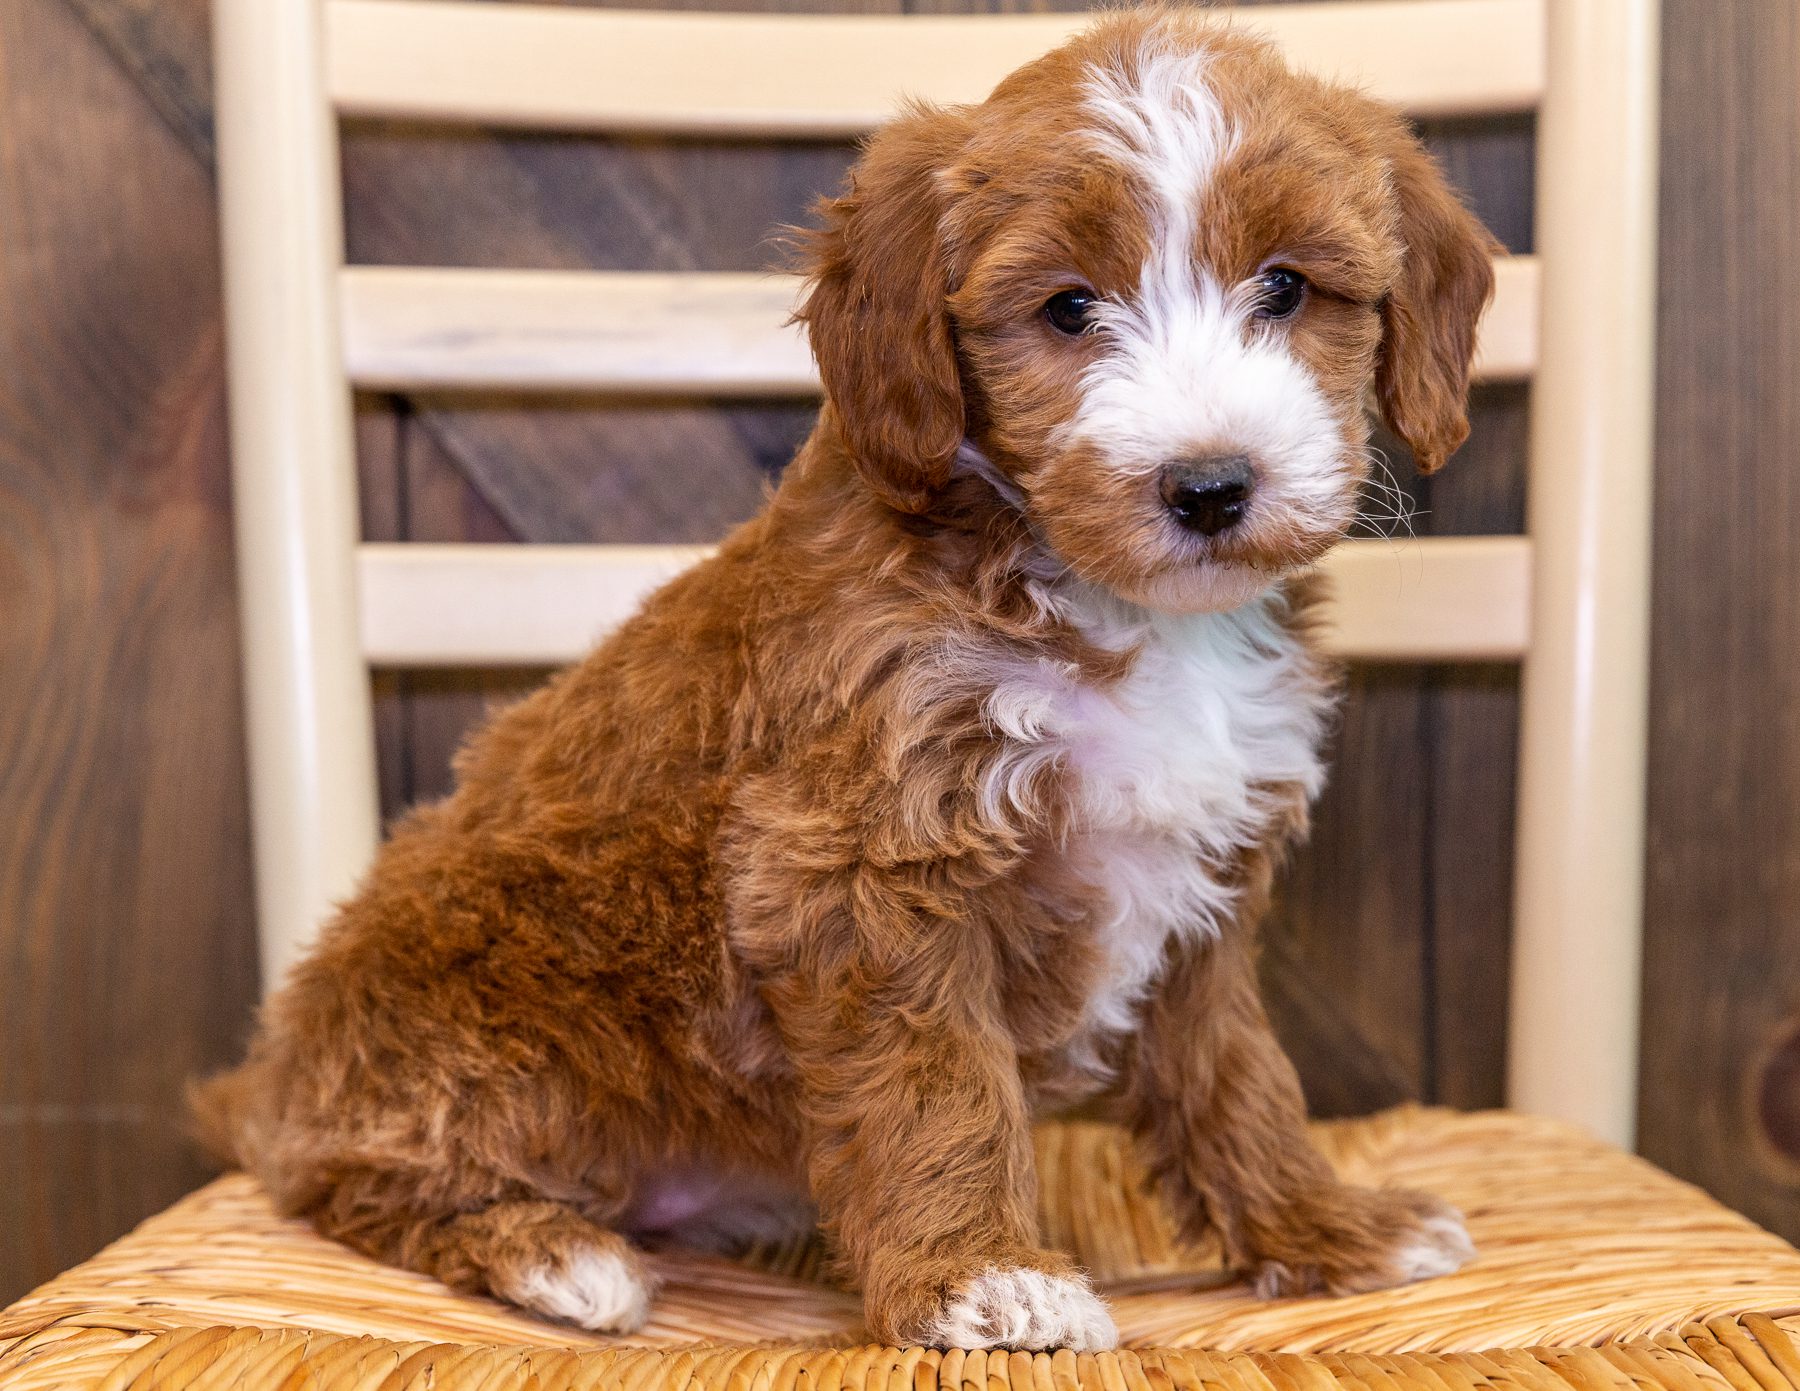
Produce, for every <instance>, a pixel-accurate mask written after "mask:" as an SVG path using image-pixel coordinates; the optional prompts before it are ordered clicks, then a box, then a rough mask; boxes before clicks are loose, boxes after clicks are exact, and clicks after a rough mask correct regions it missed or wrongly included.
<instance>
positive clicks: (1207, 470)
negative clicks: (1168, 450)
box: [1159, 454, 1254, 536]
mask: <svg viewBox="0 0 1800 1391" xmlns="http://www.w3.org/2000/svg"><path fill="white" fill-rule="evenodd" d="M1253 477H1254V474H1253V473H1252V471H1251V468H1250V456H1249V455H1248V454H1222V455H1219V456H1217V457H1215V458H1211V459H1184V460H1182V461H1181V462H1180V463H1177V464H1166V465H1164V467H1163V471H1162V477H1161V479H1160V480H1159V486H1160V488H1161V491H1162V500H1163V502H1164V504H1165V505H1166V506H1167V507H1168V509H1169V514H1170V515H1171V516H1172V517H1174V518H1175V520H1176V521H1178V522H1179V523H1181V525H1182V526H1184V527H1186V528H1187V529H1188V530H1189V531H1197V532H1199V533H1200V534H1201V535H1202V536H1217V535H1218V534H1219V533H1220V532H1221V531H1229V530H1230V529H1231V528H1232V527H1234V526H1236V525H1237V524H1238V523H1239V522H1241V521H1242V520H1243V519H1244V513H1245V512H1246V511H1248V510H1249V507H1250V485H1251V481H1252V479H1253Z"/></svg>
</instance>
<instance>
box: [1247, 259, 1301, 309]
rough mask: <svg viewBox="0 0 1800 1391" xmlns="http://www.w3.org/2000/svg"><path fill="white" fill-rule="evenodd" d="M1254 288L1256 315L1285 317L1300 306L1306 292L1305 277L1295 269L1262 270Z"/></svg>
mask: <svg viewBox="0 0 1800 1391" xmlns="http://www.w3.org/2000/svg"><path fill="white" fill-rule="evenodd" d="M1256 288H1257V291H1258V293H1257V298H1256V317H1257V318H1259V319H1285V318H1287V317H1288V315H1290V314H1292V313H1293V312H1294V311H1295V310H1296V309H1298V308H1299V307H1300V301H1301V299H1302V298H1303V297H1304V296H1305V294H1306V277H1305V276H1304V275H1302V274H1300V272H1299V271H1297V270H1281V269H1276V270H1270V271H1264V272H1263V273H1262V276H1261V278H1259V279H1258V280H1257V282H1256Z"/></svg>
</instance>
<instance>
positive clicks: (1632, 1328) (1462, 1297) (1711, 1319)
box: [0, 1108, 1800, 1391]
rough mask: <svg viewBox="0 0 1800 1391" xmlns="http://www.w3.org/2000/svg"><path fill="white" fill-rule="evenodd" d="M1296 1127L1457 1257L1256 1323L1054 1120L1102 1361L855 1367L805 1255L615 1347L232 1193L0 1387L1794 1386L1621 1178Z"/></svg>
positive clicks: (1602, 1153) (1590, 1146)
mask: <svg viewBox="0 0 1800 1391" xmlns="http://www.w3.org/2000/svg"><path fill="white" fill-rule="evenodd" d="M1318 1137H1319V1140H1320V1143H1321V1145H1322V1147H1323V1148H1324V1149H1325V1151H1326V1153H1327V1154H1329V1155H1330V1156H1331V1158H1332V1160H1333V1162H1334V1163H1335V1164H1336V1165H1337V1166H1338V1168H1339V1170H1340V1172H1342V1173H1343V1174H1344V1175H1345V1176H1346V1177H1347V1178H1350V1179H1353V1180H1355V1181H1358V1182H1365V1183H1401V1184H1413V1185H1418V1186H1422V1187H1426V1188H1429V1189H1432V1190H1433V1191H1436V1192H1439V1193H1442V1194H1444V1195H1445V1196H1447V1197H1448V1198H1449V1199H1451V1200H1452V1201H1453V1202H1455V1203H1457V1204H1458V1205H1459V1206H1460V1207H1462V1209H1463V1210H1464V1212H1465V1213H1466V1214H1467V1216H1468V1219H1469V1228H1470V1231H1471V1233H1472V1234H1473V1235H1474V1237H1475V1239H1476V1241H1477V1243H1478V1244H1479V1246H1480V1248H1481V1257H1480V1259H1479V1260H1478V1261H1477V1262H1476V1263H1475V1264H1474V1265H1472V1266H1470V1267H1469V1268H1467V1269H1465V1270H1463V1271H1461V1272H1459V1273H1457V1274H1455V1275H1451V1276H1447V1277H1444V1278H1441V1279H1437V1280H1431V1281H1427V1282H1424V1283H1422V1284H1418V1285H1412V1286H1408V1287H1406V1288H1404V1289H1399V1290H1392V1291H1388V1292H1385V1293H1381V1294H1373V1295H1361V1296H1356V1297H1353V1298H1348V1299H1336V1300H1333V1299H1295V1300H1282V1301H1276V1302H1270V1303H1265V1302H1262V1301H1259V1300H1256V1299H1254V1298H1252V1297H1251V1296H1250V1295H1249V1294H1248V1293H1247V1292H1246V1291H1245V1290H1244V1289H1243V1288H1242V1287H1241V1286H1237V1285H1232V1284H1228V1283H1225V1282H1224V1281H1223V1280H1222V1278H1221V1276H1220V1274H1219V1270H1218V1263H1217V1259H1216V1256H1215V1255H1214V1253H1211V1252H1209V1251H1206V1250H1195V1249H1184V1248H1183V1247H1181V1246H1180V1245H1179V1244H1178V1243H1177V1242H1175V1241H1174V1240H1173V1239H1172V1237H1171V1234H1170V1230H1169V1226H1168V1222H1167V1220H1166V1217H1165V1216H1164V1214H1163V1213H1162V1212H1161V1211H1160V1210H1159V1209H1158V1207H1157V1205H1156V1204H1155V1202H1154V1201H1153V1200H1152V1199H1150V1198H1149V1197H1147V1196H1146V1195H1145V1193H1144V1190H1143V1187H1142V1184H1141V1182H1140V1181H1139V1176H1138V1174H1137V1172H1136V1170H1135V1166H1134V1164H1133V1162H1132V1159H1131V1156H1130V1152H1129V1149H1128V1148H1127V1146H1126V1145H1125V1144H1124V1142H1123V1137H1122V1136H1121V1135H1120V1134H1119V1133H1118V1132H1117V1131H1116V1130H1113V1129H1112V1128H1110V1127H1106V1126H1101V1125H1094V1124H1067V1125H1057V1126H1050V1127H1046V1128H1045V1129H1044V1130H1043V1131H1042V1132H1040V1135H1039V1141H1038V1149H1039V1162H1040V1165H1041V1168H1042V1176H1043V1189H1044V1198H1043V1220H1044V1227H1045V1234H1046V1237H1047V1238H1048V1239H1049V1240H1051V1241H1054V1242H1056V1243H1059V1244H1061V1245H1064V1246H1066V1247H1068V1248H1069V1249H1071V1250H1073V1251H1075V1252H1076V1253H1077V1254H1078V1255H1079V1256H1080V1257H1081V1258H1082V1260H1083V1261H1084V1262H1085V1263H1086V1264H1087V1265H1088V1267H1089V1268H1090V1269H1091V1270H1092V1271H1093V1272H1094V1274H1095V1276H1096V1278H1097V1279H1098V1280H1099V1282H1100V1283H1101V1284H1102V1285H1103V1286H1104V1287H1105V1288H1106V1289H1107V1292H1108V1294H1109V1297H1110V1298H1111V1300H1112V1302H1113V1306H1114V1310H1115V1313H1116V1314H1117V1316H1118V1320H1119V1326H1120V1330H1121V1332H1122V1334H1123V1336H1124V1339H1125V1342H1126V1344H1127V1345H1128V1347H1129V1348H1130V1349H1131V1350H1130V1351H1121V1352H1119V1353H1117V1354H1106V1355H1102V1356H1098V1357H1094V1356H1088V1355H1083V1356H1081V1357H1076V1356H1074V1355H1073V1354H1070V1353H1059V1354H1055V1355H1044V1354H1039V1355H1037V1356H1035V1357H1034V1356H1030V1355H1026V1354H1005V1353H1000V1352H995V1353H982V1352H948V1353H940V1352H936V1351H921V1350H918V1349H911V1350H897V1349H893V1348H877V1347H869V1346H866V1345H865V1342H866V1340H865V1336H864V1334H863V1332H862V1329H861V1327H860V1322H859V1306H858V1301H857V1299H856V1298H855V1296H854V1295H853V1294H851V1293H849V1292H847V1291H844V1290H841V1289H835V1288H832V1287H830V1286H829V1285H827V1284H825V1283H822V1281H821V1280H820V1279H819V1278H818V1277H817V1275H816V1272H817V1270H818V1269H819V1266H820V1262H819V1259H818V1256H819V1253H818V1252H817V1251H816V1250H815V1249H812V1248H810V1247H809V1248H804V1249H794V1250H783V1251H772V1252H763V1253H759V1254H758V1256H757V1258H756V1264H755V1265H754V1266H752V1265H750V1264H736V1263H732V1262H727V1261H723V1260H719V1259H716V1258H701V1257H693V1256H684V1255H680V1254H676V1253H664V1254H660V1255H657V1256H655V1257H654V1258H653V1260H654V1264H655V1265H656V1267H657V1269H658V1272H659V1273H660V1274H661V1275H662V1276H663V1278H664V1281H665V1285H664V1289H663V1292H662V1294H661V1295H660V1297H659V1298H658V1300H657V1304H656V1307H655V1311H654V1313H653V1315H652V1318H651V1321H650V1323H649V1325H648V1326H647V1327H646V1328H645V1329H644V1330H643V1331H642V1332H641V1333H640V1334H638V1335H636V1336H635V1337H633V1338H631V1339H628V1340H616V1339H606V1338H601V1337H597V1336H594V1335H591V1334H587V1333H583V1332H580V1331H578V1330H574V1329H570V1328H564V1327H561V1326H558V1325H555V1324H547V1323H542V1322H538V1321H536V1320H533V1319H530V1318H527V1317H524V1316H522V1315H520V1314H518V1313H516V1312H513V1311H511V1310H509V1309H507V1308H504V1307H503V1306H501V1305H498V1304H495V1303H492V1302H490V1301H487V1300H481V1299H472V1298H466V1297H462V1296H458V1295H455V1294H452V1293H450V1292H449V1291H447V1290H445V1289H444V1288H443V1287H442V1286H440V1285H438V1284H437V1283H436V1282H434V1281H432V1280H429V1279H426V1278H425V1277H422V1276H417V1275H411V1274H408V1273H406V1272H403V1271H398V1270H393V1269H390V1268H388V1267H385V1266H381V1265H377V1264H375V1263H373V1262H371V1261H368V1260H365V1259H363V1258H362V1257H360V1256H357V1255H355V1254H353V1253H352V1252H350V1251H348V1250H347V1249H345V1248H343V1247H340V1246H337V1245H335V1244H333V1243H331V1242H329V1241H325V1240H323V1239H321V1238H320V1237H318V1236H315V1235H314V1234H313V1233H312V1232H311V1231H310V1230H308V1229H307V1228H306V1227H305V1226H304V1225H302V1224H300V1223H296V1222H290V1221H285V1220H283V1219H281V1218H279V1217H277V1216H276V1215H275V1214H274V1213H273V1211H272V1210H271V1209H270V1207H269V1205H268V1203H267V1201H266V1200H265V1198H264V1197H263V1196H262V1194H261V1193H260V1191H259V1190H258V1189H257V1187H256V1185H255V1184H254V1183H253V1182H251V1181H250V1180H249V1179H247V1178H244V1177H242V1176H241V1175H233V1176H230V1177H227V1178H223V1179H220V1180H219V1181H218V1182H216V1183H214V1184H212V1185H210V1186H209V1187H207V1188H204V1189H202V1190H201V1191H200V1192H198V1193H196V1194H194V1195H193V1196H192V1197H190V1198H188V1199H186V1200H185V1201H183V1202H181V1203H178V1204H177V1205H176V1206H175V1207H173V1208H171V1209H169V1210H168V1211H167V1212H165V1213H163V1214H161V1215H160V1216H158V1217H155V1218H152V1219H151V1220H150V1221H148V1222H146V1223H145V1224H144V1225H143V1226H142V1227H141V1228H139V1229H138V1230H137V1231H136V1232H134V1233H132V1234H131V1235H130V1236H127V1237H126V1238H124V1239H123V1240H121V1241H119V1242H117V1243H115V1244H114V1245H113V1246H111V1247H109V1248H108V1249H107V1250H105V1251H103V1252H101V1253H100V1254H99V1255H98V1256H96V1257H95V1258H94V1259H93V1260H91V1261H88V1262H87V1263H86V1264H84V1265H81V1266H78V1267H76V1268H75V1269H73V1270H71V1271H69V1272H68V1273H67V1274H65V1275H63V1276H61V1277H59V1278H58V1279H56V1280H53V1281H51V1282H50V1283H49V1284H48V1285H45V1286H44V1287H43V1288H41V1289H39V1290H37V1291H36V1292H34V1293H33V1294H31V1295H28V1296H27V1297H26V1298H25V1299H23V1300H21V1301H20V1302H19V1303H17V1304H15V1305H14V1306H13V1307H12V1308H10V1309H8V1310H6V1311H5V1312H4V1313H0V1386H5V1387H8V1388H13V1387H20V1388H23V1387H68V1386H99V1385H105V1386H107V1387H109V1388H115V1387H139V1386H141V1387H150V1386H156V1387H176V1386H180V1387H190V1386H191V1387H204V1386H241V1387H249V1388H261V1387H269V1388H275V1387H300V1386H307V1387H319V1388H330V1391H349V1388H352V1387H355V1388H363V1387H370V1388H373V1387H384V1388H386V1387H427V1386H431V1387H438V1388H456V1391H464V1389H465V1388H467V1391H475V1388H483V1391H486V1389H487V1388H508V1387H527V1386H531V1387H537V1388H541V1391H552V1388H562V1387H578V1386H580V1387H607V1388H618V1391H690V1389H691V1391H715V1388H716V1391H737V1389H738V1388H745V1391H748V1389H749V1388H759V1389H760V1388H763V1387H767V1388H769V1391H783V1389H784V1388H788V1387H796V1388H802V1387H803V1388H808V1391H832V1388H843V1391H875V1388H895V1391H898V1389H899V1388H904V1387H908V1386H910V1387H912V1388H913V1391H933V1388H936V1387H940V1386H942V1387H968V1388H976V1387H981V1386H984V1385H985V1386H988V1387H991V1388H995V1391H998V1389H999V1388H1002V1387H1006V1386H1019V1385H1022V1384H1023V1383H1024V1382H1025V1381H1026V1380H1027V1379H1029V1382H1030V1384H1031V1386H1032V1388H1033V1391H1052V1388H1057V1389H1058V1391H1066V1388H1070V1387H1074V1386H1080V1387H1082V1388H1094V1389H1095V1391H1100V1388H1105V1391H1127V1388H1130V1391H1149V1388H1158V1391H1160V1389H1161V1388H1164V1387H1184V1388H1195V1389H1196V1391H1198V1388H1201V1387H1206V1388H1220V1389H1221V1391H1239V1388H1242V1391H1274V1388H1280V1391H1289V1388H1293V1391H1302V1388H1307V1389H1309V1391H1335V1388H1336V1387H1337V1386H1342V1387H1343V1388H1344V1391H1400V1388H1406V1391H1414V1388H1416V1391H1457V1389H1458V1388H1462V1387H1470V1386H1496V1387H1499V1386H1511V1387H1540V1386H1541V1387H1568V1386H1573V1387H1603V1386H1604V1387H1618V1388H1621V1391H1624V1389H1625V1388H1627V1387H1638V1388H1650V1387H1657V1388H1668V1389H1669V1391H1699V1388H1702V1387H1718V1388H1721V1391H1724V1388H1731V1391H1790V1388H1794V1387H1800V1341H1797V1340H1800V1251H1796V1250H1795V1249H1794V1248H1793V1247H1791V1246H1789V1245H1788V1244H1787V1243H1786V1242H1784V1241H1781V1240H1780V1239H1778V1238H1776V1237H1774V1236H1771V1235H1769V1234H1768V1233H1766V1232H1764V1231H1761V1230H1760V1229H1758V1228H1757V1227H1756V1226H1754V1225H1753V1224H1752V1223H1750V1222H1749V1221H1747V1220H1746V1219H1744V1218H1742V1217H1739V1216H1737V1215H1736V1214H1735V1213H1732V1212H1730V1211H1728V1210H1727V1209H1725V1208H1723V1207H1721V1206H1720V1205H1719V1204H1717V1203H1715V1202H1713V1201H1712V1200H1711V1199H1710V1198H1708V1197H1706V1196H1705V1195H1704V1194H1702V1193H1700V1192H1699V1191H1698V1190H1696V1189H1694V1188H1691V1187H1689V1186H1688V1185H1686V1184H1684V1183H1681V1182H1679V1181H1677V1180H1675V1179H1673V1178H1670V1177H1669V1176H1668V1175H1666V1174H1664V1173H1662V1172H1660V1171H1659V1170H1657V1169H1656V1168H1654V1167H1653V1166H1651V1165H1650V1164H1648V1163H1646V1162H1644V1161H1643V1160H1640V1159H1635V1158H1632V1157H1629V1156H1627V1155H1624V1154H1621V1153H1619V1152H1618V1151H1616V1150H1613V1149H1611V1148H1609V1147H1607V1146H1605V1145H1602V1144H1600V1143H1598V1142H1596V1141H1594V1140H1591V1139H1588V1138H1587V1137H1586V1136H1584V1135H1583V1134H1582V1133H1581V1132H1579V1131H1576V1130H1574V1129H1572V1128H1569V1127H1566V1126H1563V1125H1560V1124H1557V1123H1554V1122H1549V1121H1543V1120H1537V1119H1532V1118H1527V1117H1523V1116H1519V1115H1515V1114H1511V1113H1506V1112H1492V1113H1483V1114H1477V1115H1459V1114H1456V1113H1452V1112H1447V1111H1440V1110H1424V1109H1418V1108H1405V1109H1401V1110H1398V1111H1390V1112H1387V1113H1385V1114H1383V1115H1381V1116H1376V1117H1372V1118H1370V1119H1367V1120H1361V1121H1351V1122H1336V1123H1330V1124H1325V1125H1321V1126H1319V1127H1318Z"/></svg>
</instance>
